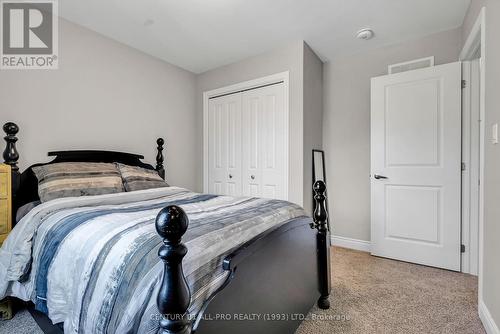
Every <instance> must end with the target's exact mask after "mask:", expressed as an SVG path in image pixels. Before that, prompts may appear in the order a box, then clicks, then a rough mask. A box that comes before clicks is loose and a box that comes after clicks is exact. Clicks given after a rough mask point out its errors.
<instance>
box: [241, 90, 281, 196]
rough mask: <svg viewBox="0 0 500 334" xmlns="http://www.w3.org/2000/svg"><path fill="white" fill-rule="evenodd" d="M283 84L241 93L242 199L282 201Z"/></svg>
mask: <svg viewBox="0 0 500 334" xmlns="http://www.w3.org/2000/svg"><path fill="white" fill-rule="evenodd" d="M284 107H285V106H284V90H283V84H282V83H281V84H275V85H271V86H266V87H262V88H257V89H252V90H248V91H246V92H244V93H242V124H243V126H242V135H243V137H242V150H241V151H242V153H243V156H242V164H243V171H242V186H243V195H245V196H252V197H265V198H276V199H286V194H285V183H286V182H287V180H286V171H285V158H286V155H285V153H286V149H287V147H286V131H285V130H286V126H287V125H286V124H285V109H284Z"/></svg>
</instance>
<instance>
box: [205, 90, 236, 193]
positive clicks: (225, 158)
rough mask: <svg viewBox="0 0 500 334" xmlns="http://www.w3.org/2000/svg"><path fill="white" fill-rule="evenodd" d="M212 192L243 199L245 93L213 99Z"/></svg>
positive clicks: (210, 142)
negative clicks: (242, 109) (242, 169)
mask: <svg viewBox="0 0 500 334" xmlns="http://www.w3.org/2000/svg"><path fill="white" fill-rule="evenodd" d="M208 124H209V125H208V126H209V131H208V165H209V167H208V191H209V193H211V194H218V195H230V196H241V93H237V94H231V95H226V96H222V97H217V98H213V99H210V101H209V111H208Z"/></svg>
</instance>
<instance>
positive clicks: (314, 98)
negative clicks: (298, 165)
mask: <svg viewBox="0 0 500 334" xmlns="http://www.w3.org/2000/svg"><path fill="white" fill-rule="evenodd" d="M322 130H323V62H322V61H321V60H320V59H319V58H318V56H317V55H316V54H315V53H314V51H313V50H312V49H311V48H310V47H309V45H307V44H305V43H304V203H303V204H304V205H303V206H304V208H305V209H306V211H307V212H309V213H310V212H311V210H312V153H311V152H312V150H313V149H321V148H322V147H323V131H322Z"/></svg>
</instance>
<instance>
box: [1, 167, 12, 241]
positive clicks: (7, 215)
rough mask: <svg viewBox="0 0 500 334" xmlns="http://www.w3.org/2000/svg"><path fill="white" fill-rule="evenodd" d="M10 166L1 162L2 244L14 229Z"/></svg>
mask: <svg viewBox="0 0 500 334" xmlns="http://www.w3.org/2000/svg"><path fill="white" fill-rule="evenodd" d="M10 173H11V170H10V166H9V165H6V164H0V244H2V243H3V241H4V240H5V238H7V236H8V235H9V233H10V231H11V230H12V196H11V189H12V180H11V174H10Z"/></svg>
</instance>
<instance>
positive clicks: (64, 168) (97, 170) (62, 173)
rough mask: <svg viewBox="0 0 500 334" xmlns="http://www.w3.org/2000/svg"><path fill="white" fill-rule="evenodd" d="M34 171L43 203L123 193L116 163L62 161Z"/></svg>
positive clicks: (36, 168) (35, 168) (34, 168)
mask: <svg viewBox="0 0 500 334" xmlns="http://www.w3.org/2000/svg"><path fill="white" fill-rule="evenodd" d="M33 172H34V173H35V175H36V177H37V179H38V195H39V196H40V200H41V201H42V203H43V202H47V201H50V200H53V199H55V198H62V197H79V196H91V195H102V194H113V193H119V192H123V183H122V179H121V176H120V172H119V171H118V168H117V167H116V165H115V164H113V163H91V162H60V163H55V164H49V165H43V166H38V167H33Z"/></svg>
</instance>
